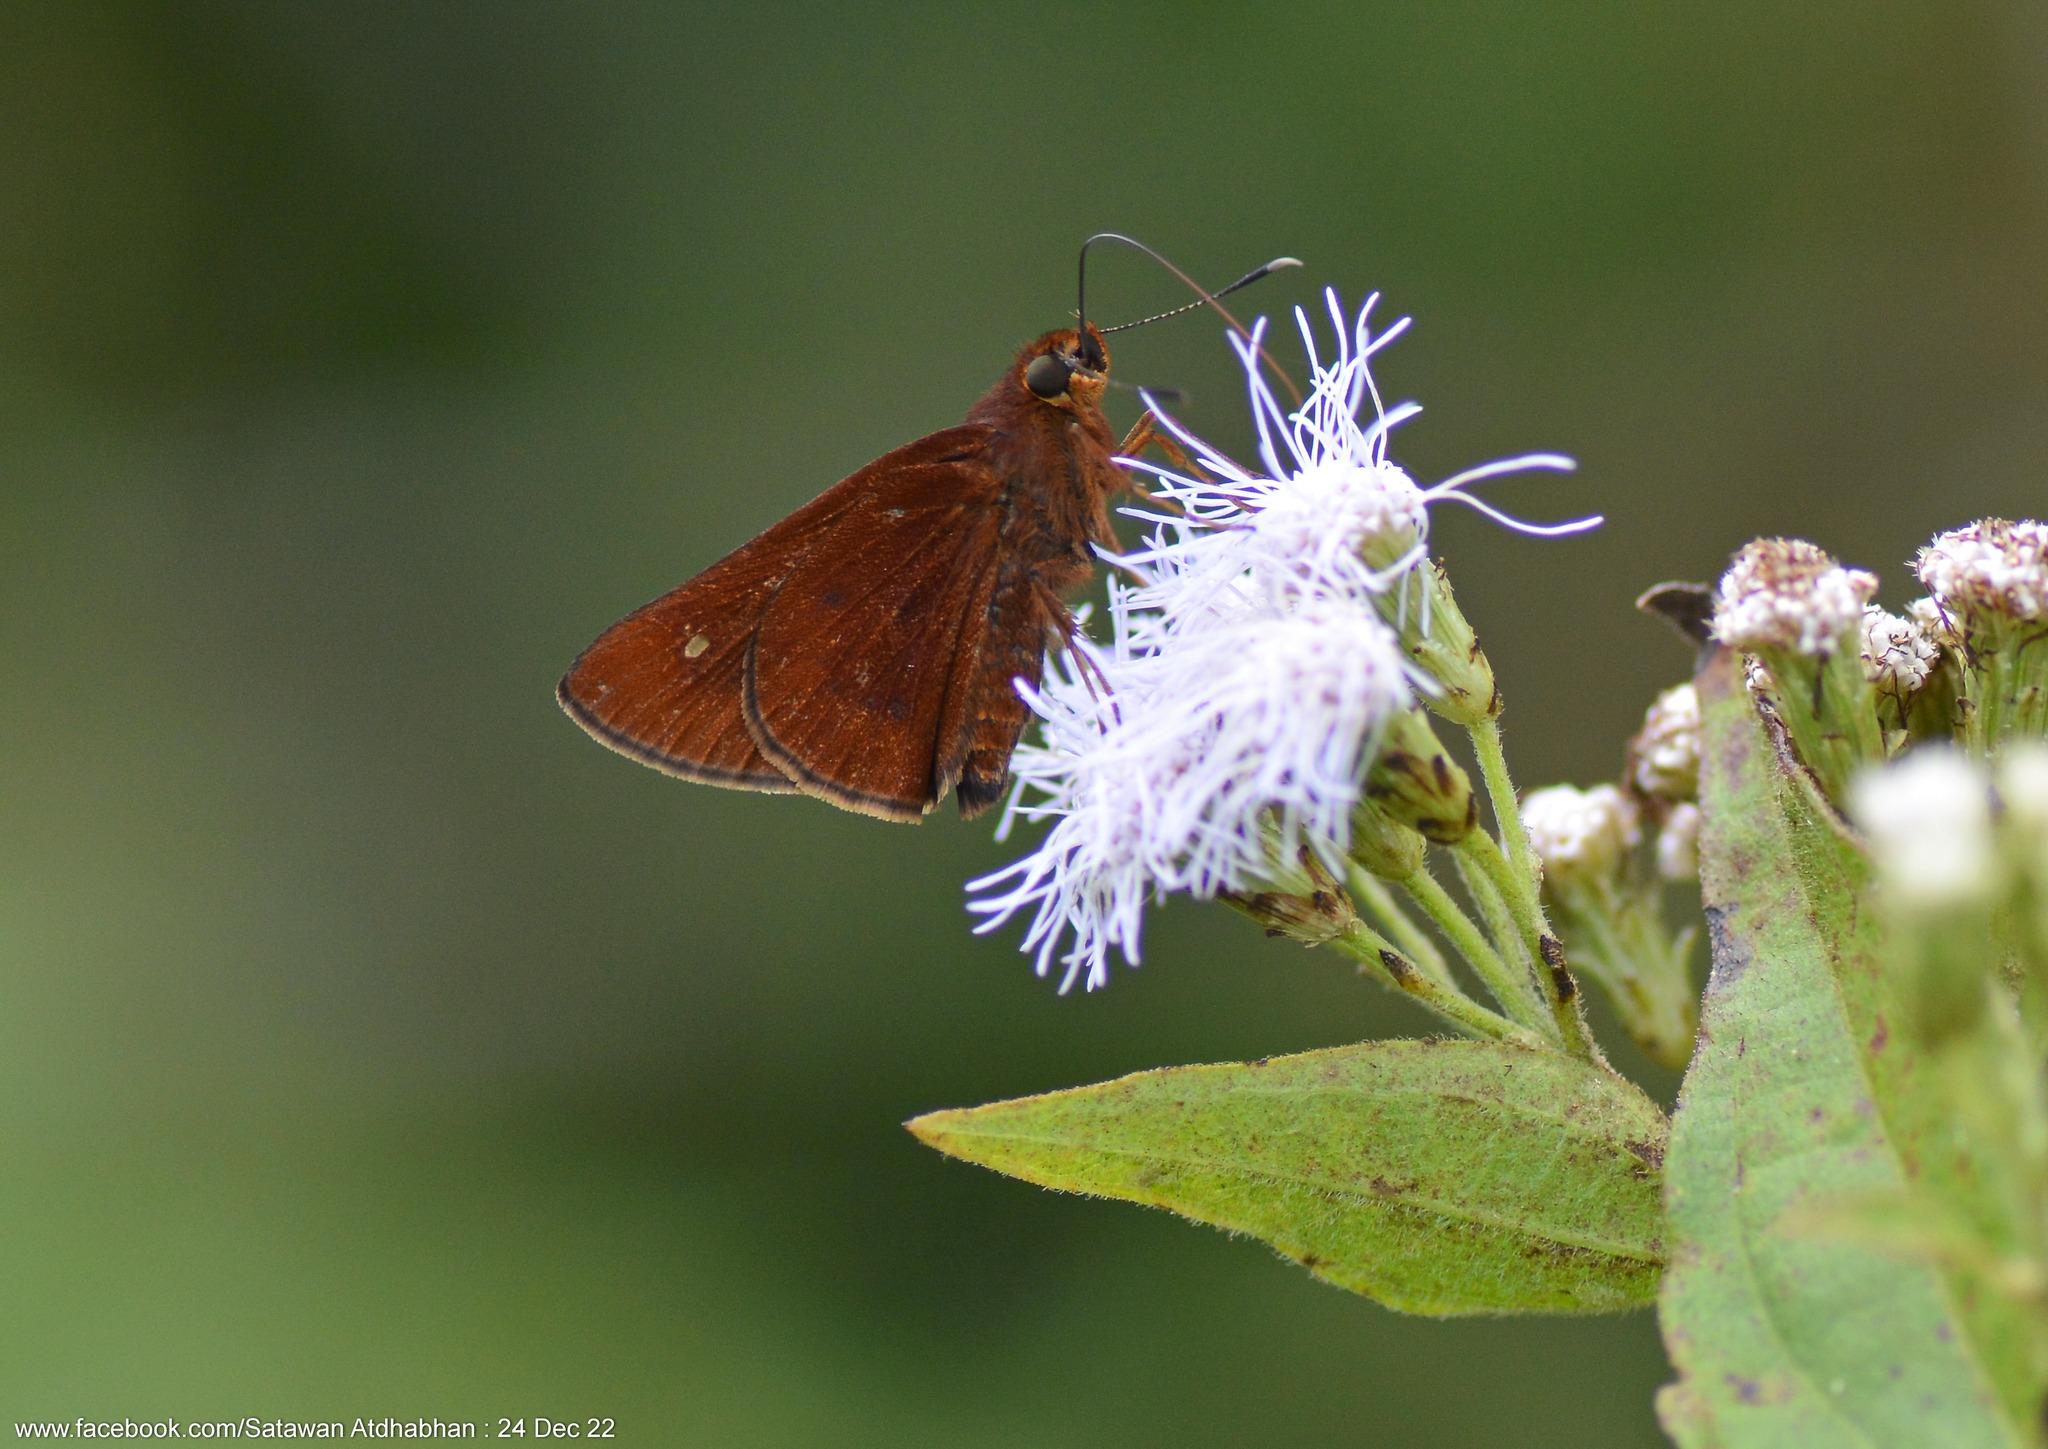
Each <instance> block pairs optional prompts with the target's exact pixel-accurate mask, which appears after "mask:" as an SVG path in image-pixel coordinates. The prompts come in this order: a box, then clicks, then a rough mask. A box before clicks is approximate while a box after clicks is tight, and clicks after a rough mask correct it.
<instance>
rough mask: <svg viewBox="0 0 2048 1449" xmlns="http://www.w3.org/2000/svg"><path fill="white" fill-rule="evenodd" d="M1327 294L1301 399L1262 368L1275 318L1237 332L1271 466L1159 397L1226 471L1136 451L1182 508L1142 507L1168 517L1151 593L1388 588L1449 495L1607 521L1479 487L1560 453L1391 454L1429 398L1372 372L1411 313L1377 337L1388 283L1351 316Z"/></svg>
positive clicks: (1278, 594)
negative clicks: (1452, 468) (1186, 466)
mask: <svg viewBox="0 0 2048 1449" xmlns="http://www.w3.org/2000/svg"><path fill="white" fill-rule="evenodd" d="M1324 301H1325V303H1326V305H1327V306H1328V309H1329V314H1330V321H1331V325H1332V330H1333V334H1334V337H1335V344H1334V352H1333V354H1332V355H1331V356H1330V357H1329V358H1328V360H1325V359H1324V358H1323V357H1322V355H1321V352H1320V349H1319V347H1318V343H1317V336H1316V330H1315V328H1314V327H1313V326H1311V325H1310V322H1309V318H1308V314H1307V313H1306V312H1305V311H1303V310H1302V309H1300V308H1296V309H1295V321H1296V324H1297V326H1298V327H1299V328H1300V331H1301V338H1302V346H1303V349H1304V351H1305V352H1306V353H1307V356H1308V360H1309V376H1308V393H1307V396H1306V397H1305V399H1304V400H1303V402H1302V403H1301V404H1300V405H1299V406H1298V407H1295V408H1291V409H1290V408H1288V407H1286V406H1285V405H1283V404H1282V403H1281V402H1280V400H1279V399H1278V397H1276V396H1275V394H1274V392H1273V389H1272V386H1271V385H1270V384H1269V383H1268V382H1267V380H1266V377H1265V373H1264V371H1263V370H1262V366H1261V362H1260V357H1261V349H1262V347H1263V344H1264V338H1265V327H1266V324H1265V321H1264V319H1261V320H1260V321H1259V322H1258V323H1257V324H1256V325H1255V326H1254V327H1253V328H1252V336H1251V339H1250V340H1245V339H1240V338H1236V337H1233V338H1232V345H1233V346H1234V347H1236V349H1237V352H1238V357H1239V360H1240V361H1241V362H1242V363H1243V364H1244V369H1245V378H1246V385H1247V388H1248V390H1249V392H1250V397H1251V408H1252V421H1253V425H1254V427H1255V428H1256V430H1257V433H1258V439H1259V459H1260V462H1261V464H1262V465H1263V469H1264V471H1263V472H1259V471H1256V470H1253V469H1249V468H1246V467H1244V466H1242V465H1240V464H1238V463H1237V462H1234V461H1233V460H1232V459H1230V458H1229V457H1227V456H1226V455H1225V454H1224V453H1222V452H1221V451H1220V450H1219V449H1216V448H1213V447H1211V446H1210V445H1209V444H1207V443H1205V442H1204V441H1202V440H1201V439H1200V438H1198V437H1196V436H1195V435H1194V434H1192V433H1190V432H1188V431H1187V430H1186V429H1185V428H1183V427H1181V426H1180V425H1179V424H1178V423H1176V422H1175V421H1174V420H1173V419H1172V418H1171V417H1170V416H1169V415H1167V414H1166V413H1165V412H1164V411H1163V410H1162V409H1160V408H1159V406H1158V404H1157V403H1156V402H1153V400H1152V399H1149V398H1148V399H1147V400H1146V401H1147V402H1148V403H1149V404H1151V406H1152V407H1153V409H1154V411H1155V412H1156V413H1158V415H1159V417H1160V421H1161V423H1162V424H1163V425H1164V426H1165V427H1166V428H1167V429H1168V430H1169V431H1170V432H1172V433H1173V435H1174V436H1175V437H1176V438H1178V439H1179V440H1180V442H1181V443H1182V444H1183V445H1184V446H1185V447H1186V448H1187V449H1188V451H1189V453H1190V455H1191V456H1192V457H1193V459H1194V461H1195V462H1196V463H1197V464H1198V465H1199V467H1200V468H1201V469H1202V470H1204V471H1205V472H1207V473H1208V474H1210V475H1212V476H1210V477H1206V478H1195V477H1189V476H1186V475H1184V474H1181V473H1178V472H1176V471H1174V470H1173V469H1171V468H1168V467H1165V466H1163V465H1160V464H1156V463H1153V462H1151V461H1149V460H1146V459H1136V458H1131V459H1124V460H1122V461H1123V462H1124V463H1125V464H1126V465H1127V466H1130V467H1132V468H1135V469H1139V470H1141V471H1144V472H1148V473H1151V474H1153V475H1155V477H1156V479H1157V482H1156V484H1154V485H1153V488H1154V491H1155V492H1156V493H1157V494H1158V495H1159V496H1160V497H1162V498H1165V499H1169V500H1171V501H1172V502H1173V503H1174V504H1175V505H1176V506H1177V507H1178V508H1179V509H1181V510H1182V514H1180V515H1174V516H1165V515H1160V514H1157V513H1152V512H1148V511H1146V510H1144V509H1132V510H1128V511H1129V512H1131V514H1132V515H1133V516H1134V517H1140V518H1145V519H1147V520H1149V521H1150V522H1152V523H1153V524H1154V525H1155V526H1156V527H1155V532H1154V534H1153V536H1152V537H1151V539H1149V540H1148V543H1147V546H1146V547H1145V548H1144V549H1141V550H1139V551H1138V552H1136V553H1134V554H1132V555H1128V556H1126V558H1125V559H1124V560H1123V562H1124V563H1126V564H1127V565H1129V566H1133V567H1136V568H1137V569H1139V570H1141V571H1143V572H1146V573H1147V574H1149V575H1150V576H1152V578H1153V592H1152V593H1151V594H1150V595H1149V596H1148V597H1147V598H1146V600H1145V602H1147V603H1148V604H1150V605H1152V606H1154V607H1157V608H1160V609H1161V610H1162V611H1163V612H1165V613H1166V614H1168V615H1169V616H1171V617H1175V618H1177V617H1178V615H1179V614H1180V612H1181V611H1182V605H1181V600H1182V598H1183V596H1186V597H1190V598H1192V599H1194V600H1196V601H1197V607H1199V601H1201V600H1203V599H1205V598H1206V596H1207V594H1208V593H1209V592H1210V591H1212V590H1214V589H1216V588H1218V587H1221V586H1225V585H1226V584H1228V585H1230V586H1241V585H1242V586H1249V587H1250V588H1252V589H1254V590H1255V591H1257V592H1258V593H1259V594H1260V595H1261V596H1263V597H1265V598H1267V599H1269V600H1270V599H1284V598H1286V597H1288V596H1292V595H1301V594H1308V595H1319V594H1332V593H1342V594H1350V595H1353V596H1357V595H1360V594H1366V593H1375V592H1379V591H1381V590H1384V589H1386V588H1388V587H1389V586H1390V585H1392V584H1393V583H1394V582H1395V581H1397V580H1399V579H1400V578H1402V577H1403V576H1404V575H1406V574H1407V573H1408V572H1409V571H1410V570H1412V569H1413V568H1414V567H1415V566H1416V565H1418V564H1419V563H1421V561H1422V560H1423V558H1424V557H1425V555H1426V553H1427V545H1428V539H1429V508H1430V505H1432V504H1435V503H1441V502H1447V501H1448V502H1457V503H1462V504H1465V505H1466V506H1467V507H1470V508H1474V509H1477V510H1478V511H1479V512H1481V513H1483V514H1485V515H1486V516H1487V517H1489V518H1492V519H1494V520H1496V521H1497V522H1500V523H1503V524H1505V525H1507V526H1508V527H1510V528H1513V529H1516V530H1518V531H1520V532H1523V533H1529V534H1536V535H1542V536H1549V535H1555V534H1565V533H1577V532H1581V531H1583V530H1585V529H1588V528H1593V527H1597V526H1598V524H1599V523H1600V520H1599V519H1598V518H1597V517H1596V518H1583V519H1577V520H1574V521H1572V522H1569V523H1563V524H1556V525H1539V524H1530V523H1524V522H1522V521H1520V520H1518V519H1516V518H1513V517H1511V516H1510V515H1508V514H1506V513H1503V512H1501V511H1500V510H1499V509H1497V508H1495V507H1494V506H1493V505H1492V504H1490V503H1487V502H1486V501H1484V500H1483V499H1480V498H1478V497H1476V496H1474V495H1473V494H1472V493H1470V492H1469V491H1467V490H1468V489H1469V488H1470V487H1471V485H1473V484H1475V483H1479V482H1481V481H1483V480H1485V479H1488V478H1494V477H1499V476H1502V475H1505V474H1510V473H1522V472H1529V471H1533V470H1569V469H1570V468H1571V467H1572V466H1573V464H1572V461H1571V459H1569V458H1565V457H1561V456H1559V455H1558V454H1555V453H1529V454H1525V455H1523V456H1520V457H1515V458H1504V459H1500V460H1498V461H1496V462H1492V463H1485V464H1482V465H1480V466H1478V467H1475V468H1469V469H1467V470H1465V471H1464V472H1462V473H1459V474H1456V475H1455V476H1453V477H1450V478H1446V479H1444V480H1443V481H1442V482H1440V483H1435V484H1432V485H1430V486H1428V487H1424V486H1422V485H1420V484H1418V483H1417V482H1416V481H1415V480H1414V479H1413V478H1412V477H1410V476H1409V474H1408V473H1407V472H1406V471H1405V470H1403V469H1402V468H1401V467H1400V466H1399V465H1397V464H1395V463H1394V462H1392V461H1391V460H1390V459H1389V458H1388V455H1387V439H1388V436H1389V434H1390V433H1391V432H1392V430H1393V429H1394V428H1395V427H1397V426H1398V425H1399V424H1401V423H1402V422H1405V421H1406V420H1407V419H1409V418H1411V417H1413V416H1414V415H1415V414H1416V413H1418V412H1420V411H1421V409H1420V408H1419V407H1418V406H1417V405H1416V404H1414V403H1402V404H1400V405H1398V406H1396V407H1394V408H1391V409H1389V408H1387V407H1385V406H1384V405H1383V403H1382V402H1381V399H1380V394H1379V389H1378V386H1377V384H1376V383H1375V382H1374V380H1373V376H1372V358H1373V355H1374V354H1375V353H1376V352H1378V351H1379V350H1380V349H1381V348H1382V347H1385V346H1386V345H1387V344H1388V343H1390V342H1392V341H1393V340H1394V339H1395V338H1396V337H1398V336H1399V335H1400V334H1401V333H1402V332H1403V331H1404V330H1406V328H1407V326H1408V319H1407V318H1405V317H1404V318H1401V319H1400V320H1399V321H1397V322H1395V323H1394V324H1393V325H1392V326H1390V327H1388V328H1387V329H1386V330H1385V331H1383V332H1380V333H1378V334H1377V335H1375V334H1374V332H1373V331H1372V325H1371V318H1372V310H1373V307H1374V306H1375V305H1376V304H1377V303H1378V301H1379V294H1378V293H1374V294H1373V295H1372V296H1370V297H1368V298H1366V300H1365V302H1364V304H1363V305H1362V306H1361V307H1360V308H1359V311H1358V315H1357V317H1356V319H1355V320H1347V319H1346V316H1345V313H1344V309H1343V306H1342V304H1341V303H1340V302H1339V300H1338V298H1337V294H1336V292H1335V291H1334V290H1326V291H1325V293H1324ZM1368 403H1369V404H1370V405H1371V411H1370V414H1369V416H1368V415H1364V414H1365V409H1366V405H1367V404H1368Z"/></svg>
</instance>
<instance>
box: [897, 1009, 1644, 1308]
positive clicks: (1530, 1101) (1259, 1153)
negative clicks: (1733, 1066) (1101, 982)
mask: <svg viewBox="0 0 2048 1449" xmlns="http://www.w3.org/2000/svg"><path fill="white" fill-rule="evenodd" d="M908 1125H909V1127H910V1130H911V1131H912V1132H914V1133H916V1134H917V1135H918V1136H919V1137H920V1138H922V1139H923V1140H924V1141H925V1142H927V1143H929V1144H931V1145H932V1146H933V1147H936V1148H938V1149H939V1150H940V1151H941V1152H945V1153H949V1154H951V1155H952V1156H955V1157H960V1158H965V1159H966V1160H968V1161H970V1162H978V1163H980V1164H982V1165H983V1166H985V1167H992V1168H994V1169H995V1170H997V1171H998V1172H1004V1173H1008V1174H1009V1175H1011V1176H1012V1177H1019V1178H1022V1179H1024V1180H1025V1181H1027V1182H1034V1183H1038V1184H1039V1185H1041V1186H1044V1187H1051V1188H1058V1189H1061V1190H1063V1191H1067V1192H1079V1193H1090V1194H1095V1195H1097V1196H1101V1197H1113V1198H1122V1199H1124V1200H1126V1201H1128V1202H1137V1203H1144V1204H1147V1205H1148V1206H1152V1207H1163V1208H1168V1209H1171V1210H1172V1211H1174V1212H1177V1213H1180V1214H1182V1215H1183V1216H1185V1217H1189V1218H1193V1219H1195V1220H1196V1221H1198V1222H1204V1223H1210V1224H1213V1225H1215V1226H1217V1227H1220V1228H1225V1229H1228V1230H1231V1231H1234V1232H1243V1233H1249V1234H1251V1235H1252V1236H1254V1237H1257V1238H1260V1239H1263V1240H1264V1241H1265V1242H1267V1243H1269V1244H1271V1245H1272V1246H1273V1247H1275V1248H1277V1249H1278V1250H1279V1251H1280V1252H1281V1253H1283V1254H1284V1255H1286V1256H1287V1257H1290V1258H1293V1259H1295V1260H1296V1261H1297V1262H1300V1263H1301V1264H1302V1265H1303V1266H1305V1267H1307V1268H1308V1269H1309V1271H1311V1272H1312V1273H1314V1274H1316V1275H1317V1276H1318V1277H1321V1278H1325V1279H1327V1280H1329V1281H1330V1282H1332V1283H1335V1284H1337V1285H1338V1286H1339V1287H1343V1288H1349V1289H1351V1290H1352V1291H1354V1292H1357V1293H1363V1294H1365V1295H1366V1296H1368V1297H1370V1298H1375V1299H1378V1300H1379V1301H1380V1302H1382V1303H1385V1304H1387V1305H1388V1306H1390V1307H1393V1308H1399V1309H1403V1310H1406V1311H1408V1312H1411V1313H1427V1314H1438V1315H1448V1314H1470V1313H1534V1312H1546V1313H1598V1312H1604V1311H1609V1310H1614V1309H1623V1308H1633V1307H1638V1306H1641V1305H1644V1304H1647V1303H1648V1302H1649V1301H1650V1300H1651V1298H1652V1297H1653V1295H1654V1294H1655V1292H1656V1284H1657V1275H1658V1272H1659V1269H1660V1268H1661V1266H1662V1262H1663V1244H1662V1234H1663V1227H1662V1222H1661V1218H1662V1207H1661V1204H1660V1201H1659V1165H1660V1164H1661V1162H1662V1160H1663V1154H1664V1136H1665V1122H1664V1117H1663V1114H1662V1113H1661V1112H1659V1111H1658V1109H1657V1107H1656V1106H1655V1105H1654V1104H1653V1103H1651V1102H1650V1101H1649V1099H1648V1098H1646V1097H1644V1096H1643V1095H1642V1093H1640V1092H1639V1091H1637V1090H1636V1089H1635V1088H1634V1087H1632V1086H1630V1085H1629V1084H1628V1083H1627V1082H1624V1081H1622V1080H1621V1079H1619V1078H1617V1077H1615V1076H1613V1075H1611V1074H1609V1073H1607V1072H1605V1071H1602V1070H1600V1069H1597V1068H1595V1067H1591V1066H1588V1065H1586V1064H1585V1063H1583V1062H1580V1061H1577V1060H1574V1059H1571V1058H1567V1057H1565V1056H1563V1055H1561V1054H1557V1053H1551V1052H1539V1051H1532V1050H1528V1049H1525V1048H1521V1047H1513V1046H1505V1045H1501V1044H1497V1043H1491V1042H1476V1041H1438V1042H1418V1041H1385V1042H1368V1043H1365V1044H1363V1045H1359V1046H1350V1047H1337V1048H1333V1049H1331V1050H1328V1051H1317V1052H1307V1053H1304V1054H1302V1055H1300V1056H1290V1057H1274V1058H1271V1059H1269V1060H1266V1061H1260V1062H1244V1063H1232V1064H1229V1065H1221V1066H1198V1067H1169V1068H1166V1069H1164V1070H1161V1071H1153V1072H1140V1073H1138V1074H1137V1075H1136V1076H1130V1077H1124V1078H1121V1079H1119V1080H1117V1081H1113V1082H1104V1083H1102V1084H1100V1085H1097V1086H1092V1087H1080V1088H1076V1089H1074V1090H1072V1091H1066V1092H1053V1093H1049V1094H1047V1095H1045V1096H1040V1097H1024V1098H1020V1099H1018V1100H1015V1101H1009V1102H996V1103H993V1104H991V1105H989V1106H986V1107H976V1108H971V1109H964V1110H960V1111H952V1112H934V1113H931V1114H930V1115H928V1116H924V1117H919V1118H917V1119H916V1120H915V1121H913V1122H911V1123H909V1124H908Z"/></svg>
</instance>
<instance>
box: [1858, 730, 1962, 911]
mask: <svg viewBox="0 0 2048 1449" xmlns="http://www.w3.org/2000/svg"><path fill="white" fill-rule="evenodd" d="M1850 806H1851V813H1852V815H1853V816H1854V818H1855V820H1856V823H1857V824H1858V825H1859V826H1861V827H1862V829H1863V833H1864V835H1865V836H1866V837H1868V839H1869V841H1870V853H1871V857H1872V858H1873V859H1874V860H1875V861H1876V862H1877V868H1878V871H1879V874H1880V875H1881V877H1882V878H1883V880H1884V881H1885V883H1886V884H1887V886H1888V887H1889V888H1890V890H1891V891H1892V892H1893V899H1894V900H1895V901H1896V902H1898V903H1899V904H1901V905H1903V906H1905V907H1907V908H1908V909H1941V908H1944V907H1949V906H1958V905H1968V904H1972V903H1977V902H1981V901H1985V900H1987V899H1989V898H1990V896H1991V894H1992V893H1993V892H1994V891H1995V890H1996V888H1997V886H1998V882H1999V872H1998V852H1997V849H1996V846H1995V843H1994V841H1993V837H1992V829H1991V782H1990V778H1989V776H1988V775H1987V774H1986V772H1985V770H1984V767H1983V766H1982V765H1979V764H1977V763H1975V762H1973V761H1971V760H1969V759H1968V758H1966V757H1965V756H1964V755H1963V754H1962V753H1961V752H1959V751H1957V750H1954V749H1951V748H1949V747H1947V746H1941V745H1935V746H1928V747H1926V748H1923V749H1918V750H1914V751H1913V752H1912V753H1910V754H1908V755H1906V756H1905V757H1903V758H1902V759H1900V760H1898V761H1897V762H1895V763H1893V764H1891V765H1886V766H1881V767H1878V768H1874V769H1869V770H1865V771H1864V772H1863V773H1862V774H1860V775H1858V776H1857V777H1856V780H1855V784H1854V787H1853V789H1852V790H1851V793H1850Z"/></svg>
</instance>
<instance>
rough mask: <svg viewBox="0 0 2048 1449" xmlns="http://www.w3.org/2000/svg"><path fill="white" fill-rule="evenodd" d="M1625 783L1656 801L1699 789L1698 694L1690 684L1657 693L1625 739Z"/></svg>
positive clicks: (1695, 793)
mask: <svg viewBox="0 0 2048 1449" xmlns="http://www.w3.org/2000/svg"><path fill="white" fill-rule="evenodd" d="M1628 782H1629V784H1630V785H1632V786H1634V787H1635V788H1636V789H1637V790H1639V791H1641V792H1642V793H1643V794H1645V795H1648V796H1650V797H1652V798H1653V799H1657V800H1691V799H1694V798H1696V797H1697V796H1698V795H1699V788H1700V697H1699V695H1698V694H1697V693H1696V692H1695V691H1694V690H1693V687H1692V686H1691V685H1690V684H1681V685H1677V686H1675V687H1674V688H1671V689H1667V690H1665V691H1664V692H1663V693H1662V694H1660V695H1658V696H1657V701H1656V703H1654V704H1652V705H1651V706H1650V708H1649V710H1648V711H1647V712H1646V713H1645V714H1644V715H1643V727H1642V729H1641V730H1639V731H1638V732H1637V733H1636V737H1635V738H1634V739H1632V740H1630V741H1629V742H1628Z"/></svg>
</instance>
